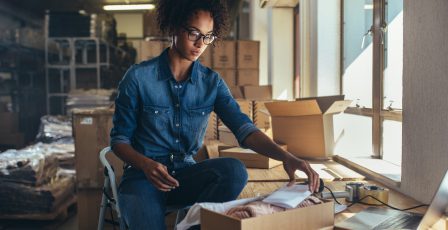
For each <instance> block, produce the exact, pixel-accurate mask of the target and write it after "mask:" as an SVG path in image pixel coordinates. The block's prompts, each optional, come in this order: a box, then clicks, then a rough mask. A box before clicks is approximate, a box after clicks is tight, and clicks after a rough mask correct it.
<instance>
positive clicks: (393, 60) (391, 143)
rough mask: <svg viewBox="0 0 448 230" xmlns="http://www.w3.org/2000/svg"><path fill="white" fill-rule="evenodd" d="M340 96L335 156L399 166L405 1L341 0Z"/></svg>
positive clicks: (336, 123) (336, 124) (336, 121)
mask: <svg viewBox="0 0 448 230" xmlns="http://www.w3.org/2000/svg"><path fill="white" fill-rule="evenodd" d="M342 4H343V7H342V9H343V14H342V20H343V23H342V46H343V48H342V73H341V78H342V80H341V82H342V92H343V94H345V95H346V98H347V99H350V100H352V101H353V104H352V106H351V107H350V108H349V109H347V111H346V113H345V114H341V115H338V116H336V117H335V128H338V127H339V128H342V127H343V128H344V136H343V137H342V138H340V141H339V143H338V144H337V146H336V149H335V152H336V153H338V154H339V155H342V156H349V157H352V156H372V157H374V158H381V159H383V160H386V161H389V162H391V163H393V164H395V165H401V127H402V91H403V90H402V79H403V78H402V67H403V0H343V2H342Z"/></svg>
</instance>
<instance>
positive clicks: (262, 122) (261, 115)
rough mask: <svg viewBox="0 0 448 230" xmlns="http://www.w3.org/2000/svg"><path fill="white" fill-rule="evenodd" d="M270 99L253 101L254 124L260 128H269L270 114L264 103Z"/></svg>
mask: <svg viewBox="0 0 448 230" xmlns="http://www.w3.org/2000/svg"><path fill="white" fill-rule="evenodd" d="M266 102H272V101H254V102H253V107H254V124H255V126H257V127H258V128H260V129H271V128H272V126H271V114H270V113H269V111H268V109H267V108H266V106H265V105H264V104H265V103H266Z"/></svg>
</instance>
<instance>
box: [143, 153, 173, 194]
mask: <svg viewBox="0 0 448 230" xmlns="http://www.w3.org/2000/svg"><path fill="white" fill-rule="evenodd" d="M141 169H142V171H143V172H144V173H145V175H146V178H147V179H148V180H149V181H150V182H151V183H152V184H153V185H154V186H155V187H156V188H157V189H159V190H160V191H164V192H169V191H171V190H172V189H174V188H176V187H179V182H178V181H177V180H176V179H174V178H173V177H172V176H171V175H170V174H169V173H168V169H167V167H166V166H165V165H163V164H161V163H159V162H157V161H154V160H152V159H149V158H146V159H145V162H144V164H143V166H142V167H141Z"/></svg>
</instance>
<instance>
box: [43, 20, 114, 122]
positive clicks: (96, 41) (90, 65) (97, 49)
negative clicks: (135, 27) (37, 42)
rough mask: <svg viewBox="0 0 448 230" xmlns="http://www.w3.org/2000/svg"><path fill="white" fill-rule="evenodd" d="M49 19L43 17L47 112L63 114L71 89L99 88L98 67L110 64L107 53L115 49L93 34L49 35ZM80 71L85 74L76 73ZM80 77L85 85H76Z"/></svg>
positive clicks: (104, 67) (100, 74) (99, 70)
mask: <svg viewBox="0 0 448 230" xmlns="http://www.w3.org/2000/svg"><path fill="white" fill-rule="evenodd" d="M49 20H50V16H49V15H48V14H47V15H46V16H45V79H46V95H47V114H65V100H66V98H67V96H68V94H69V92H70V91H71V90H75V89H80V88H84V89H91V88H97V89H99V88H101V81H102V79H101V77H102V70H103V69H106V68H109V67H110V63H111V60H110V57H111V52H112V51H113V50H115V49H116V48H115V47H114V46H112V45H110V44H109V43H107V42H105V41H103V40H101V39H100V38H97V37H50V36H49V34H50V33H49ZM81 73H83V74H84V75H85V76H80V75H81ZM81 78H83V79H81ZM92 78H93V79H92ZM80 80H83V81H84V82H88V83H87V86H86V85H79V81H80ZM92 82H94V83H93V84H92Z"/></svg>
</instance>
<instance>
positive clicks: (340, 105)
mask: <svg viewBox="0 0 448 230" xmlns="http://www.w3.org/2000/svg"><path fill="white" fill-rule="evenodd" d="M351 103H352V101H351V100H344V101H335V102H333V104H332V105H331V106H330V108H328V109H327V110H326V111H325V113H324V114H332V113H340V112H343V111H344V110H345V109H346V108H347V107H348V106H349V105H350V104H351Z"/></svg>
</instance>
